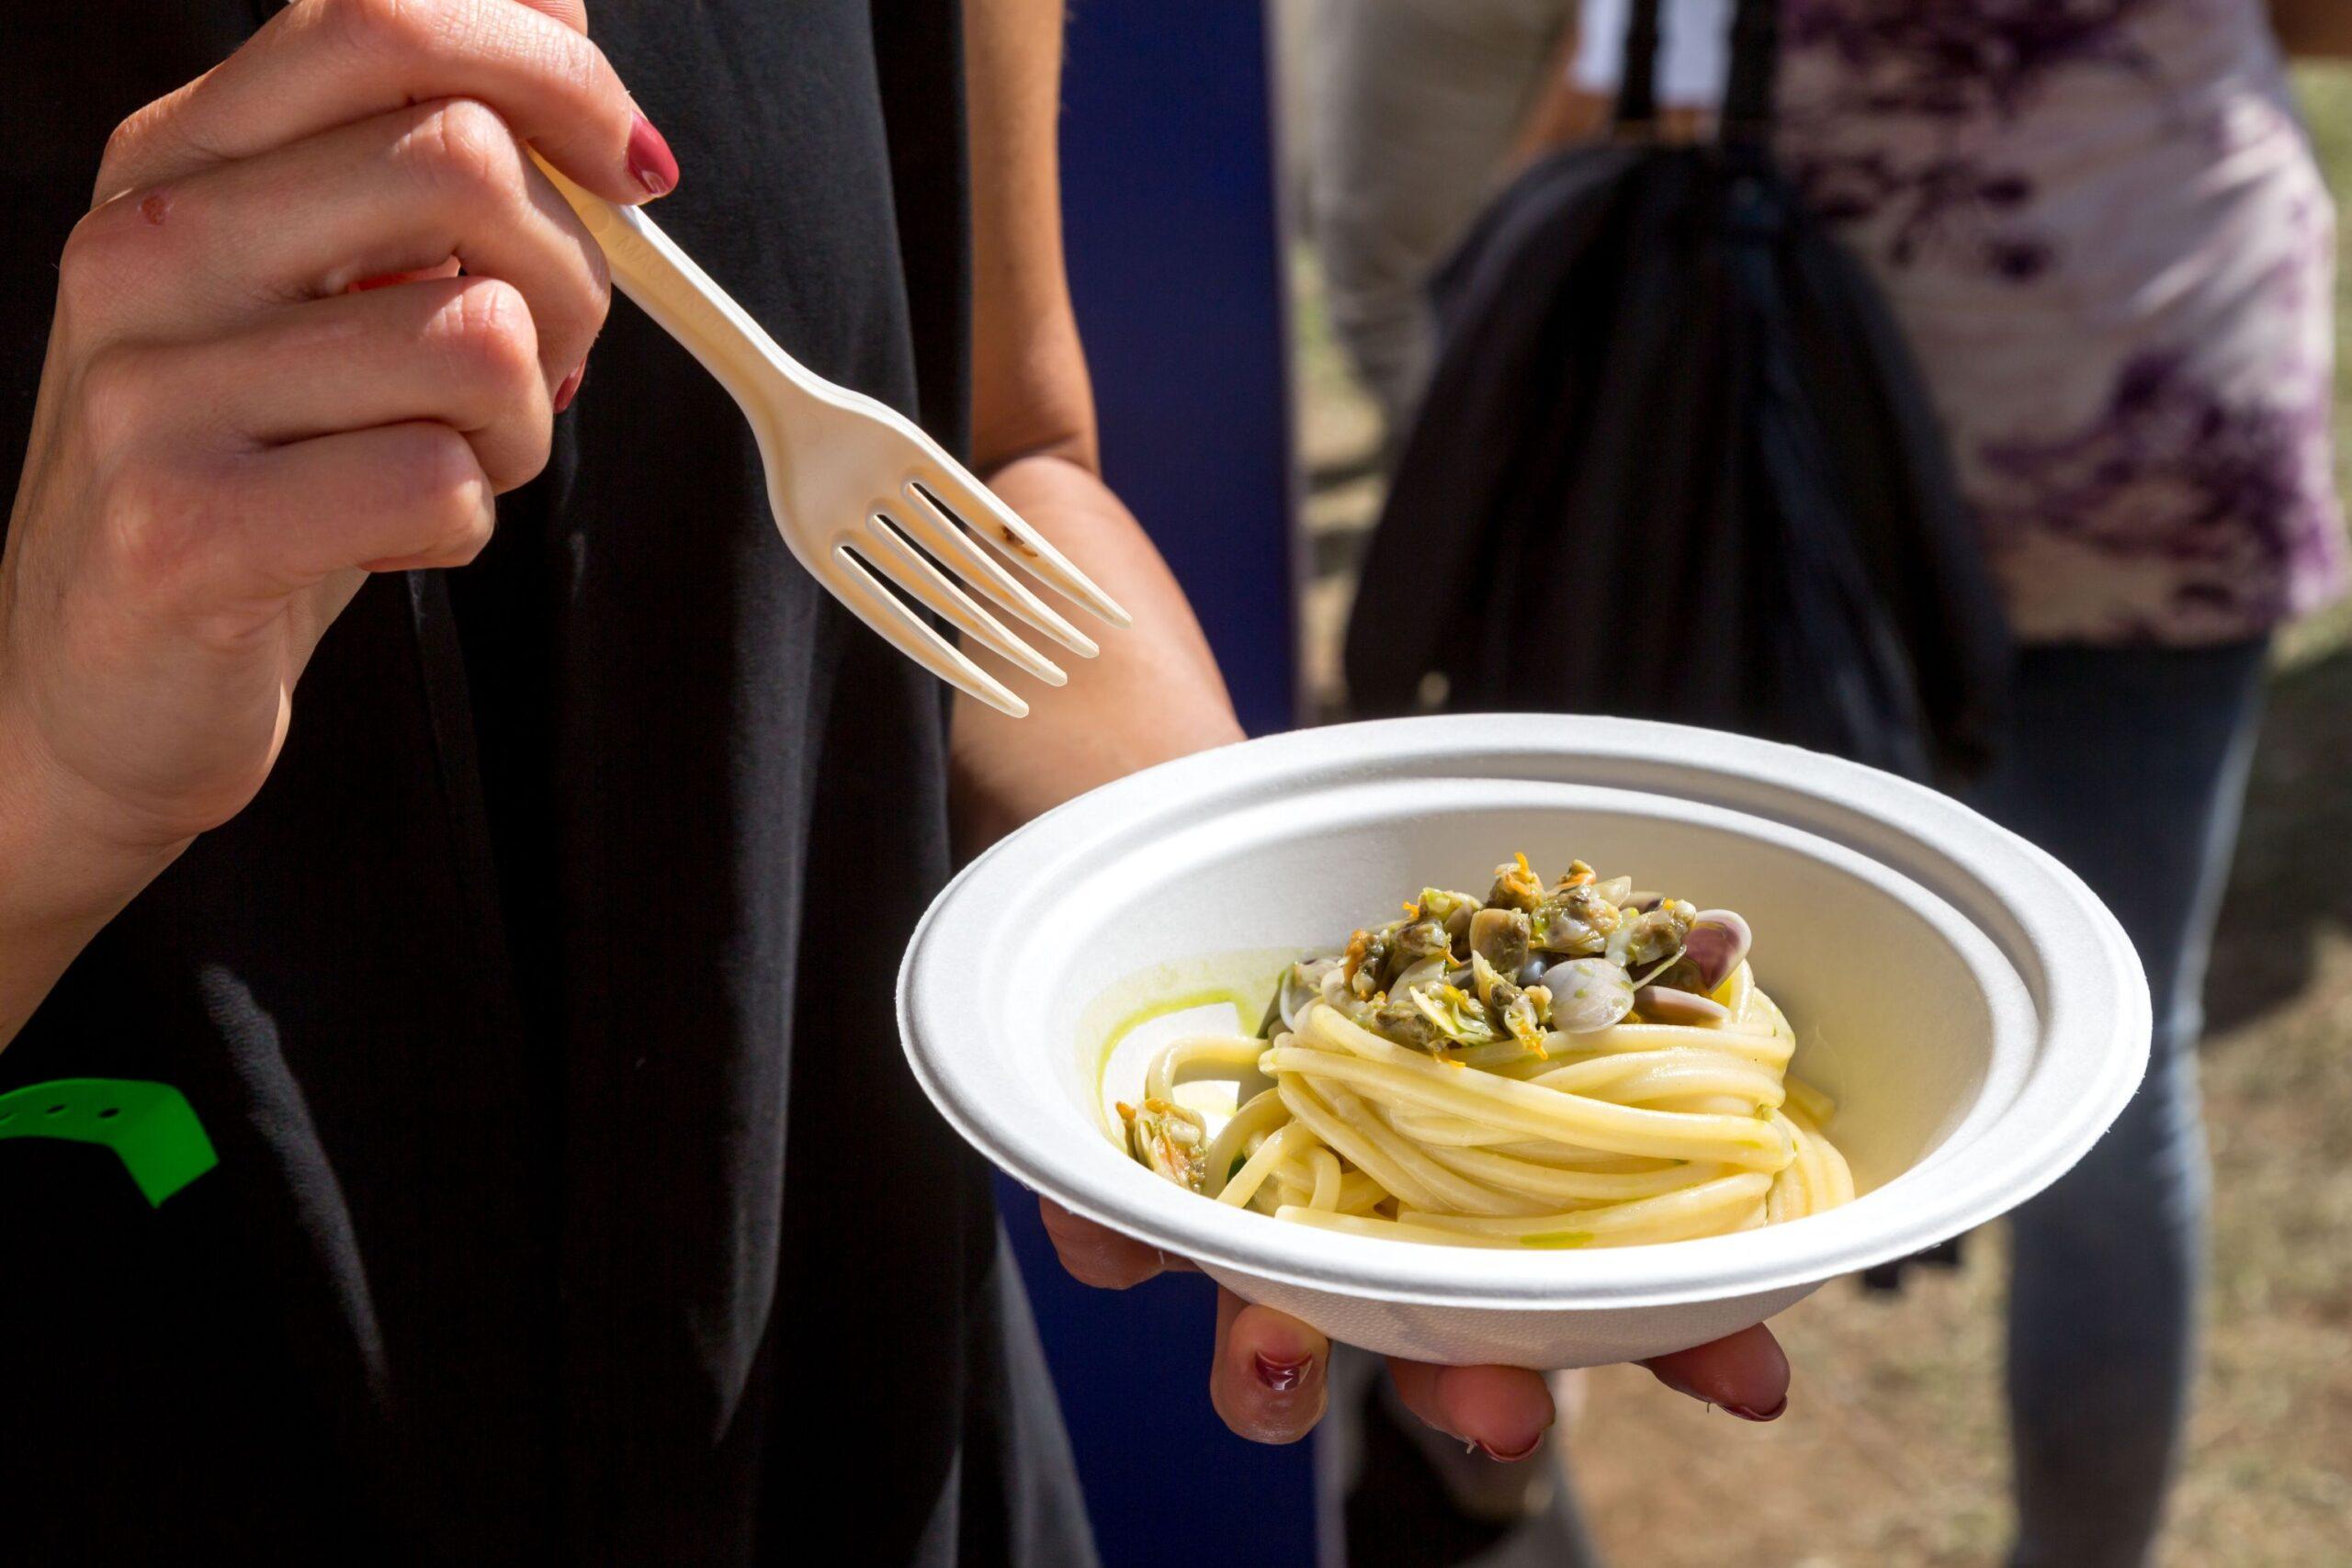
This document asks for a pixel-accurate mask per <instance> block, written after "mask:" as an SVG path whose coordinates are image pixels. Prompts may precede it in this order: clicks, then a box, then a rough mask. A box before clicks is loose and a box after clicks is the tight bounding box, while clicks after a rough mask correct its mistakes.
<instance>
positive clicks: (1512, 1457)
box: [1478, 1432, 1544, 1464]
mask: <svg viewBox="0 0 2352 1568" xmlns="http://www.w3.org/2000/svg"><path fill="white" fill-rule="evenodd" d="M1543 1446H1544V1434H1543V1433H1541V1432H1538V1433H1536V1434H1535V1436H1533V1437H1532V1438H1528V1439H1527V1446H1526V1447H1525V1448H1523V1449H1521V1450H1519V1451H1518V1452H1516V1453H1505V1452H1504V1451H1503V1450H1500V1449H1498V1448H1497V1447H1495V1445H1494V1444H1492V1443H1490V1442H1487V1440H1486V1439H1485V1438H1480V1439H1479V1441H1478V1451H1479V1452H1480V1453H1483V1454H1485V1455H1486V1456H1487V1458H1488V1459H1490V1460H1493V1461H1496V1462H1497V1463H1498V1464H1517V1463H1518V1462H1519V1461H1521V1460H1523V1459H1525V1458H1526V1457H1527V1456H1528V1455H1530V1454H1532V1453H1533V1452H1534V1451H1535V1450H1537V1449H1540V1448H1542V1447H1543Z"/></svg>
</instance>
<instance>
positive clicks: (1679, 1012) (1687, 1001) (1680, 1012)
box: [1634, 986, 1731, 1024]
mask: <svg viewBox="0 0 2352 1568" xmlns="http://www.w3.org/2000/svg"><path fill="white" fill-rule="evenodd" d="M1634 1007H1635V1008H1637V1009H1639V1010H1640V1011H1641V1015H1642V1017H1643V1018H1645V1019H1646V1020H1647V1021H1650V1022H1652V1023H1696V1024H1708V1023H1722V1022H1724V1021H1725V1020H1727V1019H1729V1018H1730V1017H1731V1010H1730V1009H1729V1008H1726V1007H1724V1005H1723V1004H1722V1003H1721V1002H1719V1001H1716V1000H1715V999H1714V998H1712V997H1702V996H1700V995H1698V994H1697V993H1696V992H1693V991H1678V990H1676V989H1675V988H1674V987H1671V986H1644V987H1642V988H1641V989H1640V990H1638V991H1636V992H1634Z"/></svg>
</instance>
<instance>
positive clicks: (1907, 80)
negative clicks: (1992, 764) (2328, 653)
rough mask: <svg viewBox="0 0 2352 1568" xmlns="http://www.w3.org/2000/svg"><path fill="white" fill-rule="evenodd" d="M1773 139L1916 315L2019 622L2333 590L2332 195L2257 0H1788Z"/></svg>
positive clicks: (2098, 626)
mask: <svg viewBox="0 0 2352 1568" xmlns="http://www.w3.org/2000/svg"><path fill="white" fill-rule="evenodd" d="M1785 18H1786V22H1785V32H1786V36H1785V44H1784V47H1785V51H1786V53H1785V62H1784V66H1783V70H1782V73H1781V104H1782V118H1783V130H1782V132H1781V150H1782V152H1783V153H1784V155H1785V156H1786V158H1787V160H1788V163H1789V165H1790V167H1791V168H1792V170H1793V171H1794V172H1795V173H1796V175H1798V177H1799V178H1800V179H1801V180H1802V181H1803V182H1804V186H1805V188H1806V190H1807V192H1808V194H1809V195H1810V197H1811V198H1812V200H1813V203H1814V205H1815V209H1816V210H1818V211H1820V212H1822V213H1823V214H1825V215H1826V216H1827V217H1829V218H1830V219H1831V220H1833V221H1834V222H1835V223H1836V224H1837V226H1838V229H1839V231H1841V232H1842V233H1843V235H1844V236H1845V238H1846V240H1847V242H1848V243H1849V244H1851V245H1852V246H1853V247H1854V248H1855V250H1856V251H1857V252H1858V253H1859V254H1860V255H1861V257H1862V258H1863V260H1864V261H1865V262H1866V263H1868V264H1869V265H1870V266H1871V269H1872V270H1873V272H1874V273H1875V274H1876V276H1877V277H1878V279H1879V282H1880V284H1881V286H1882V287H1883V288H1884V290H1885V291H1886V293H1887V296H1888V298H1889V299H1890V301H1891V302H1892V304H1893V306H1894V310H1895V312H1896V314H1897V315H1898V316H1899V317H1900V318H1901V319H1902V321H1903V322H1904V325H1905V328H1906V329H1907V330H1908V332H1909V334H1910V337H1911V341H1912V344H1913V346H1914V349H1915V350H1916V352H1917V355H1918V357H1919V360H1920V363H1921V366H1922V368H1923V370H1924V372H1925V374H1926V376H1927V378H1928V387H1929V389H1930V391H1931V392H1932V393H1933V395H1934V397H1935V400H1936V403H1937V406H1938V408H1939V410H1940V412H1941V413H1942V415H1943V418H1944V421H1945V423H1946V425H1947V428H1948V430H1949V431H1950V434H1951V440H1952V448H1953V456H1954V458H1955V460H1956V462H1957V465H1958V468H1959V473H1960V478H1961V482H1962V487H1963V489H1964V490H1965V491H1966V492H1967V495H1968V497H1969V499H1970V501H1971V502H1973V505H1974V507H1975V508H1976V511H1977V513H1978V515H1979V516H1980V518H1981V519H1982V522H1983V525H1984V526H1985V532H1986V537H1987V540H1988V542H1989V545H1990V547H1991V550H1992V553H1993V559H1994V563H1995V567H1996V570H1997V571H1998V572H1999V574H2000V577H2001V580H2002V582H2003V584H2004V586H2005V588H2006V590H2007V596H2008V603H2009V608H2010V613H2011V615H2012V617H2013V619H2014V621H2015V623H2016V626H2017V629H2018V634H2019V635H2020V636H2021V637H2025V638H2027V639H2029V640H2032V641H2037V642H2052V641H2066V642H2092V643H2151V642H2153V643H2166V644H2176V645H2195V644H2203V643H2215V642H2223V641H2232V640H2236V639H2240V638H2245V637H2256V636H2260V635H2262V634H2263V633H2265V632H2267V631H2268V630H2269V629H2270V628H2271V627H2273V626H2276V625H2278V623H2279V622H2280V621H2282V620H2285V619H2288V618H2290V617H2291V616H2293V615H2298V614H2300V613H2301V612H2302V611H2305V610H2308V609H2311V608H2312V607H2313V606H2314V605H2317V604H2322V603H2324V602H2325V601H2326V600H2328V599H2330V598H2333V597H2335V595H2336V594H2338V593H2339V592H2342V591H2343V589H2344V586H2345V581H2346V558H2345V546H2344V536H2343V521H2342V516H2341V513H2340V512H2339V509H2338V505H2337V501H2336V496H2335V482H2334V473H2333V454H2332V440H2331V415H2332V399H2333V391H2334V387H2333V367H2332V364H2331V360H2332V351H2333V346H2334V336H2333V330H2334V329H2333V321H2332V292H2331V291H2332V286H2333V279H2334V271H2335V210H2334V208H2333V206H2332V205H2331V203H2330V201H2329V198H2328V194H2327V191H2326V188H2325V187H2324V185H2323V184H2322V183H2321V180H2320V177H2319V174H2318V171H2317V169H2316V168H2315V167H2314V165H2313V164H2312V156H2311V151H2310V147H2309V144H2308V141H2307V140H2306V138H2305V136H2304V134H2303V131H2302V128H2301V123H2300V121H2299V120H2298V119H2297V118H2296V115H2295V111H2294V107H2293V104H2292V99H2291V97H2290V90H2289V86H2288V84H2287V81H2286V76H2285V72H2284V69H2283V66H2282V63H2281V62H2280V60H2279V57H2278V50H2277V47H2276V45H2275V44H2274V43H2273V41H2272V39H2271V36H2270V33H2269V30H2268V28H2267V22H2266V21H2265V19H2264V17H2263V12H2262V6H2261V0H1787V9H1786V12H1785Z"/></svg>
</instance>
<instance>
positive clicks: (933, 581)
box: [854, 511, 1069, 686]
mask: <svg viewBox="0 0 2352 1568" xmlns="http://www.w3.org/2000/svg"><path fill="white" fill-rule="evenodd" d="M898 522H899V514H898V513H896V512H895V511H894V512H888V513H882V514H880V515H878V516H874V517H869V518H867V519H866V520H865V529H866V532H867V533H869V534H872V535H873V536H875V538H876V539H877V540H879V541H880V542H881V544H882V547H884V548H885V549H887V550H888V551H889V552H890V555H891V556H892V557H893V558H895V560H884V559H881V558H876V557H875V556H873V555H871V554H870V553H868V552H866V551H864V550H859V551H856V552H854V553H855V554H856V555H857V556H858V558H859V559H860V560H861V561H863V562H864V563H865V566H866V567H867V568H869V569H870V570H874V571H876V572H879V573H880V574H881V575H882V576H884V577H887V578H888V579H889V580H890V581H892V582H894V583H896V584H897V585H898V586H899V587H900V588H902V589H904V590H905V591H906V592H909V593H911V594H913V595H914V596H915V597H916V598H918V599H920V600H922V602H923V603H924V604H928V605H930V606H931V607H932V608H933V610H935V611H937V612H938V613H939V614H940V615H943V616H944V617H945V618H946V619H947V621H948V622H949V624H950V625H952V626H956V627H957V628H958V629H959V630H961V631H962V632H963V633H964V635H965V636H966V637H971V638H973V639H974V640H976V641H978V643H979V644H980V646H981V647H983V648H985V649H989V651H990V652H992V653H995V654H997V655H998V656H999V657H1001V658H1003V659H1007V660H1011V661H1012V663H1014V664H1016V665H1018V666H1020V667H1021V668H1022V669H1023V670H1025V671H1028V672H1029V673H1030V674H1032V675H1035V677H1037V679H1038V680H1040V681H1043V682H1046V684H1047V685H1048V686H1063V685H1068V684H1069V676H1068V675H1065V674H1063V673H1062V668H1061V666H1060V665H1058V664H1056V663H1055V662H1054V661H1053V660H1050V659H1047V658H1046V656H1045V655H1044V654H1042V653H1039V652H1038V651H1037V650H1036V649H1034V648H1032V647H1030V646H1029V645H1028V644H1027V643H1025V642H1023V641H1022V640H1021V639H1020V638H1019V637H1015V636H1014V635H1013V634H1012V630H1011V629H1010V628H1009V627H1007V626H1005V624H1004V623H1003V622H1002V621H1000V620H998V619H997V618H996V617H995V616H994V615H989V613H988V612H987V611H986V610H984V609H982V608H980V606H979V605H978V604H975V603H974V602H973V600H972V596H971V595H970V594H968V593H967V592H964V591H963V590H962V589H960V588H958V587H956V584H955V581H954V580H952V579H951V578H949V577H948V576H947V575H946V574H945V573H944V572H943V571H941V570H939V569H938V568H937V567H935V566H933V564H932V563H931V558H930V557H929V556H927V555H925V554H923V553H922V551H921V550H919V549H917V548H915V547H913V546H912V545H910V544H909V543H907V538H906V536H905V535H904V534H901V533H900V532H899V530H898V528H896V527H893V526H891V525H892V524H895V523H898Z"/></svg>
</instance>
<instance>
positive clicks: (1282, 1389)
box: [1254, 1350, 1315, 1393]
mask: <svg viewBox="0 0 2352 1568" xmlns="http://www.w3.org/2000/svg"><path fill="white" fill-rule="evenodd" d="M1254 1359H1255V1360H1256V1362H1257V1368H1258V1381H1259V1382H1261V1383H1264V1384H1265V1385H1266V1386H1267V1387H1268V1388H1270V1389H1272V1391H1273V1392H1274V1393H1290V1392H1291V1391H1292V1390H1293V1389H1295V1388H1297V1387H1299V1386H1300V1385H1301V1384H1303V1383H1305V1382H1306V1377H1307V1374H1308V1373H1309V1372H1312V1371H1314V1370H1315V1358H1314V1357H1312V1356H1304V1357H1301V1358H1300V1359H1297V1360H1295V1361H1278V1360H1276V1359H1274V1358H1272V1356H1269V1355H1267V1354H1266V1353H1265V1352H1264V1351H1263V1350H1261V1351H1259V1352H1258V1353H1257V1356H1256V1357H1255V1358H1254Z"/></svg>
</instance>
